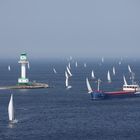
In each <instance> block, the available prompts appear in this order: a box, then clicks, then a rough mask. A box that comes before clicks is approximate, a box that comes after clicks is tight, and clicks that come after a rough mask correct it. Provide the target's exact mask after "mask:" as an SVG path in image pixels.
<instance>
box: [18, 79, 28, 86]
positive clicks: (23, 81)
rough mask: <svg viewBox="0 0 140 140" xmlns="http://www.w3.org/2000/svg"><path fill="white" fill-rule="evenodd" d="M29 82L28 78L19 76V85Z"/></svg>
mask: <svg viewBox="0 0 140 140" xmlns="http://www.w3.org/2000/svg"><path fill="white" fill-rule="evenodd" d="M28 83H29V79H28V78H19V79H18V84H19V85H24V84H25V85H27V84H28Z"/></svg>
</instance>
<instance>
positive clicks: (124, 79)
mask: <svg viewBox="0 0 140 140" xmlns="http://www.w3.org/2000/svg"><path fill="white" fill-rule="evenodd" d="M123 81H124V85H127V81H126V78H125V76H123Z"/></svg>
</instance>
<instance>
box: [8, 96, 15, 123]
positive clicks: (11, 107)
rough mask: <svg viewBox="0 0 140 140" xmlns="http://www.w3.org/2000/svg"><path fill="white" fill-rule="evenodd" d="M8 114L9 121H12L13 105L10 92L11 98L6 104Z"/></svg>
mask: <svg viewBox="0 0 140 140" xmlns="http://www.w3.org/2000/svg"><path fill="white" fill-rule="evenodd" d="M8 115H9V121H14V119H15V117H14V105H13V94H11V98H10V101H9V105H8Z"/></svg>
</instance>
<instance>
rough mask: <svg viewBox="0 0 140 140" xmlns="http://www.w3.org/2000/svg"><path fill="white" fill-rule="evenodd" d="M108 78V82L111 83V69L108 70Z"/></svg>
mask: <svg viewBox="0 0 140 140" xmlns="http://www.w3.org/2000/svg"><path fill="white" fill-rule="evenodd" d="M107 80H108V83H111V76H110V72H109V70H108V72H107Z"/></svg>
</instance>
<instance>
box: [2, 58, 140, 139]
mask: <svg viewBox="0 0 140 140" xmlns="http://www.w3.org/2000/svg"><path fill="white" fill-rule="evenodd" d="M77 62H78V67H77V68H76V67H75V60H71V72H72V74H73V76H72V77H70V78H69V83H70V85H71V86H72V88H71V89H69V90H66V88H65V75H64V71H65V70H66V65H68V61H58V62H55V61H52V62H50V61H49V62H48V61H47V60H46V61H43V62H41V61H40V62H39V61H30V69H29V70H27V75H28V77H29V79H30V80H31V81H33V80H36V81H37V82H45V83H48V84H49V85H50V86H51V88H48V89H36V90H35V89H32V90H31V89H30V90H0V140H139V139H140V97H135V98H130V97H129V98H123V99H121V98H118V99H117V98H112V99H106V100H98V101H92V100H91V99H90V95H89V94H88V93H87V88H86V83H85V79H86V77H88V78H89V79H90V83H91V85H92V88H94V89H96V88H97V83H96V80H97V78H100V79H101V80H102V82H101V85H100V89H101V90H104V91H113V90H119V89H121V88H122V85H123V78H122V75H125V76H126V79H127V81H128V82H130V74H129V72H128V68H127V66H128V64H129V65H130V66H131V68H132V71H134V72H135V80H136V81H137V82H138V83H139V82H140V61H134V60H133V61H124V60H122V63H121V64H120V65H119V64H118V60H114V61H111V62H110V61H105V62H104V63H101V61H92V60H90V61H86V60H81V61H77ZM84 63H86V64H87V67H84ZM8 65H10V66H11V71H8V69H7V67H8ZM113 66H114V67H115V69H116V75H115V76H113V74H112V67H113ZM53 68H55V69H56V71H57V74H54V72H53ZM92 70H94V72H95V76H96V79H95V80H92V79H91V71H92ZM108 70H110V73H111V77H112V83H111V84H108V83H107V80H106V77H107V76H106V75H107V71H108ZM19 75H20V66H19V65H18V64H17V62H16V61H15V62H9V63H8V62H7V61H6V62H5V63H4V62H0V86H5V85H14V84H16V83H17V79H18V77H19ZM11 93H13V96H14V107H15V116H16V119H17V120H18V123H16V124H14V125H10V124H9V121H8V113H7V108H8V103H9V99H10V95H11Z"/></svg>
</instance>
